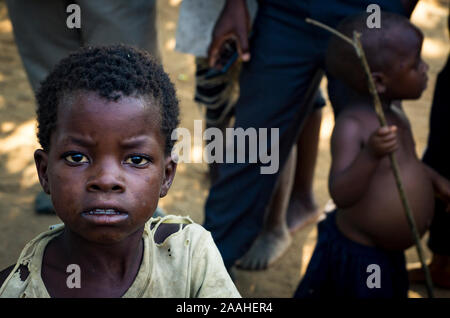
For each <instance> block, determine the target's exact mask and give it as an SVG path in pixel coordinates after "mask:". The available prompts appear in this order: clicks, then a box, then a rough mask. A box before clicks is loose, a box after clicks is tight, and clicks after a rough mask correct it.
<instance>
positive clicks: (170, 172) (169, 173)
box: [159, 155, 177, 198]
mask: <svg viewBox="0 0 450 318" xmlns="http://www.w3.org/2000/svg"><path fill="white" fill-rule="evenodd" d="M176 170H177V163H176V162H175V161H174V160H173V158H172V156H171V155H169V156H167V157H166V159H165V162H164V180H163V183H162V185H161V191H160V193H159V197H160V198H162V197H165V196H166V194H167V192H169V189H170V186H171V185H172V182H173V178H175V172H176Z"/></svg>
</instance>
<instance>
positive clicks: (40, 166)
mask: <svg viewBox="0 0 450 318" xmlns="http://www.w3.org/2000/svg"><path fill="white" fill-rule="evenodd" d="M34 162H35V164H36V169H37V173H38V177H39V182H40V184H41V186H42V189H44V192H45V193H47V194H50V187H49V184H48V174H47V167H48V154H47V153H46V152H45V151H44V150H42V149H38V150H36V151H35V152H34Z"/></svg>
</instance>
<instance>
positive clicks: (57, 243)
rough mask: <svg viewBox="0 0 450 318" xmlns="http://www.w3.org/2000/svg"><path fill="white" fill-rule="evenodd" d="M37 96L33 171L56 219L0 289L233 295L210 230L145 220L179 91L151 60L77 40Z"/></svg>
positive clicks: (167, 161)
mask: <svg viewBox="0 0 450 318" xmlns="http://www.w3.org/2000/svg"><path fill="white" fill-rule="evenodd" d="M37 101H38V110H37V115H38V124H39V127H38V138H39V142H40V143H41V145H42V148H43V149H41V150H37V151H36V152H35V161H36V167H37V170H38V175H39V181H40V183H41V185H42V187H43V189H44V190H45V192H47V193H48V194H50V195H51V197H52V201H53V204H54V207H55V210H56V214H57V215H58V216H59V217H60V218H61V220H62V221H63V222H64V225H62V226H59V227H56V228H53V229H52V230H50V231H48V232H45V233H42V234H41V235H39V236H38V237H36V238H35V239H33V240H32V241H31V242H30V243H28V244H27V245H26V246H25V248H24V250H23V251H22V253H21V255H20V257H19V260H18V261H17V263H16V265H15V266H11V267H9V268H7V269H6V270H4V271H3V272H2V273H1V274H0V286H1V287H0V297H239V293H238V291H237V290H236V288H235V286H234V284H233V282H232V281H231V279H230V277H229V275H228V273H227V271H226V269H225V267H224V265H223V262H222V259H221V257H220V253H219V252H218V250H217V248H216V246H215V245H214V242H213V240H212V238H211V235H210V233H209V232H207V231H206V230H204V229H203V228H202V227H201V226H200V225H197V224H194V223H193V222H192V221H191V220H190V218H188V217H175V216H166V217H163V218H156V219H151V216H152V215H153V212H154V211H155V209H156V207H157V204H158V200H159V198H160V197H164V196H165V195H166V194H167V192H168V190H169V188H170V185H171V183H172V181H173V178H174V176H175V170H176V163H175V162H174V161H173V159H172V157H171V150H172V146H173V143H174V141H173V140H172V139H171V134H172V131H173V130H174V129H175V128H176V127H177V125H178V114H179V108H178V100H177V98H176V94H175V88H174V87H173V84H172V83H171V82H170V79H169V77H168V76H167V74H166V73H165V72H164V70H163V69H162V67H161V66H160V65H158V64H157V63H156V62H155V61H153V59H152V58H150V56H149V55H148V54H146V53H144V52H141V51H138V50H135V49H133V48H130V47H126V46H120V45H118V46H110V47H93V48H91V47H88V48H83V49H80V50H79V51H77V52H75V53H74V54H71V55H70V56H69V57H67V58H65V59H63V60H62V61H61V62H60V63H59V64H58V65H57V66H56V67H55V69H54V70H53V72H52V73H51V74H50V75H49V76H48V77H47V78H46V80H45V81H44V82H43V83H42V85H41V88H40V90H39V92H38V94H37ZM73 265H75V267H74V266H73ZM77 267H78V268H79V269H80V277H79V282H78V286H77V285H76V284H75V285H74V284H73V281H74V282H75V283H76V279H75V278H74V277H73V276H71V277H72V278H70V277H69V276H70V275H71V274H72V272H73V271H74V268H77ZM71 279H72V280H73V281H72V283H70V281H71Z"/></svg>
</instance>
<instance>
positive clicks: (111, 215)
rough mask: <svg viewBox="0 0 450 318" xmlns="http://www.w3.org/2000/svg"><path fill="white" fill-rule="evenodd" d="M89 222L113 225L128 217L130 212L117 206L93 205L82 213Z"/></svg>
mask: <svg viewBox="0 0 450 318" xmlns="http://www.w3.org/2000/svg"><path fill="white" fill-rule="evenodd" d="M81 215H82V217H83V218H85V219H86V220H88V221H89V222H92V223H95V224H98V225H113V224H116V223H120V222H122V221H124V220H125V219H127V218H128V212H125V211H124V210H123V209H119V208H116V207H92V208H88V209H86V210H85V211H84V212H82V213H81Z"/></svg>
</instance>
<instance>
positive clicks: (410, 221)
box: [306, 18, 434, 298]
mask: <svg viewBox="0 0 450 318" xmlns="http://www.w3.org/2000/svg"><path fill="white" fill-rule="evenodd" d="M306 22H308V23H311V24H314V25H316V26H318V27H321V28H323V29H325V30H327V31H329V32H331V33H333V34H335V35H336V36H338V37H340V38H341V39H343V40H344V41H346V42H347V43H349V44H350V45H352V46H353V48H354V49H355V51H356V54H357V55H358V58H359V60H360V62H361V65H362V67H363V69H364V72H365V74H366V76H367V82H368V85H369V92H370V94H371V95H372V97H373V102H374V106H375V112H376V114H377V118H378V121H379V122H380V125H381V126H387V122H386V117H385V116H384V112H383V107H382V106H381V101H380V97H379V95H378V92H377V89H376V87H375V82H374V80H373V77H372V72H371V71H370V67H369V64H368V63H367V58H366V55H365V53H364V49H363V47H362V45H361V41H360V37H361V34H360V33H358V32H356V31H355V32H353V40H352V39H350V38H349V37H347V36H346V35H344V34H342V33H340V32H338V31H337V30H335V29H333V28H330V27H329V26H327V25H325V24H323V23H321V22H319V21H316V20H312V19H309V18H306ZM389 160H390V162H391V167H392V170H393V173H394V177H395V181H396V184H397V188H398V192H399V195H400V199H401V201H402V204H403V208H404V209H405V214H406V218H407V220H408V224H409V227H410V228H411V232H412V234H413V237H414V241H415V242H416V249H417V254H418V256H419V259H420V263H421V264H422V269H423V271H424V273H425V282H426V287H427V292H428V297H429V298H433V297H434V295H433V283H432V280H431V275H430V271H429V268H428V266H427V265H426V263H425V258H424V255H423V248H422V242H421V241H420V236H419V233H418V231H417V227H416V223H415V220H414V217H413V216H412V213H411V208H410V206H409V203H408V198H407V196H406V193H405V190H404V188H403V183H402V180H401V177H400V172H399V167H398V163H397V159H396V157H395V154H394V153H390V154H389Z"/></svg>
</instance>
